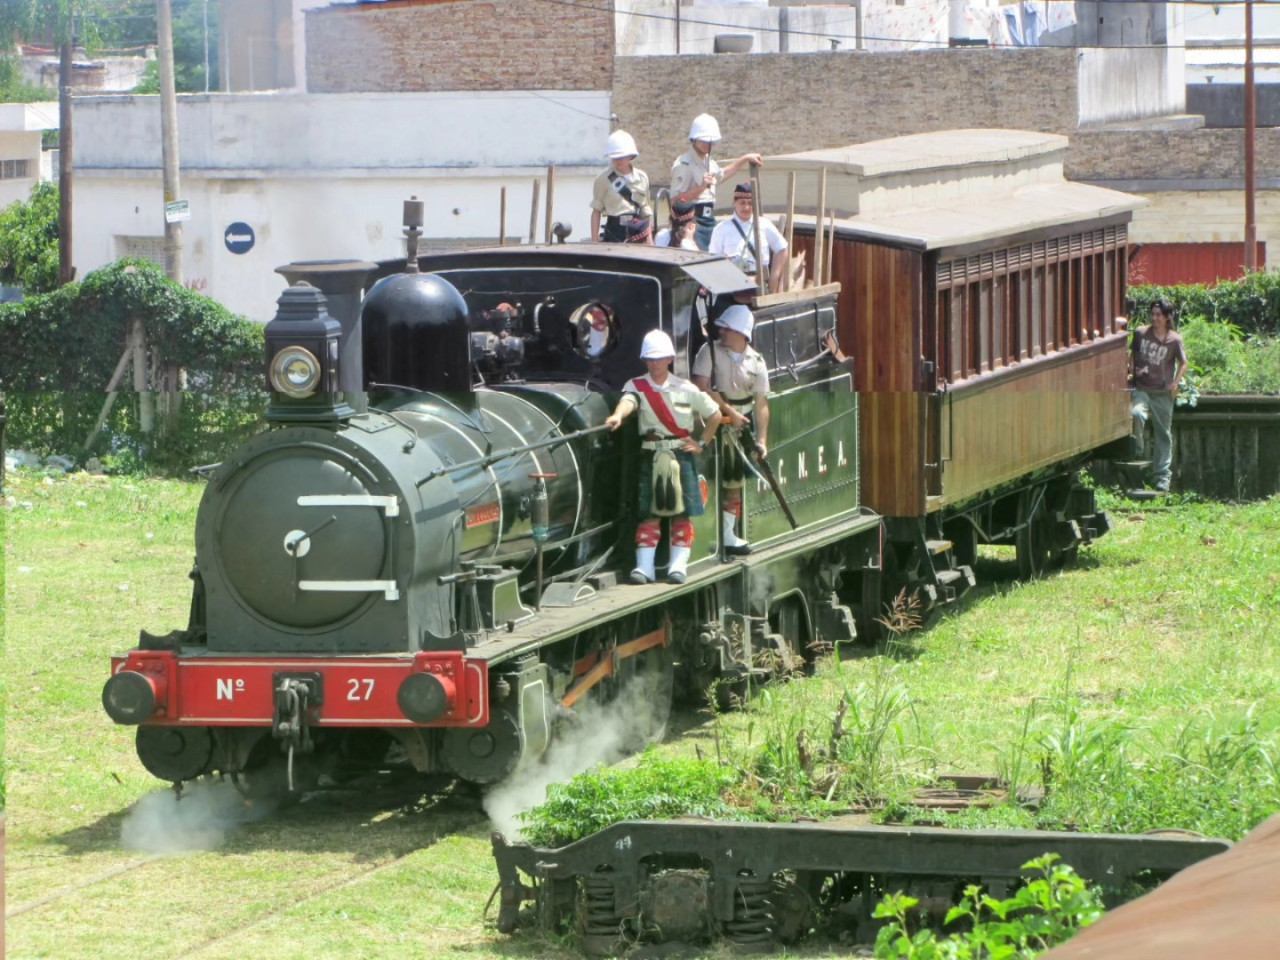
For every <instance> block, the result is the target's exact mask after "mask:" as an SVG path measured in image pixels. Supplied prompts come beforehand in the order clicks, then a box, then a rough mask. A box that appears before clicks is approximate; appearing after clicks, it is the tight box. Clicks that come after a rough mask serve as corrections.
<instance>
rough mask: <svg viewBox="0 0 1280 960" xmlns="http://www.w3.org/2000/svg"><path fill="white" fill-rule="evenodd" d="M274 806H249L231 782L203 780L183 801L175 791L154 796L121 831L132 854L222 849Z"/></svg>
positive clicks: (187, 791)
mask: <svg viewBox="0 0 1280 960" xmlns="http://www.w3.org/2000/svg"><path fill="white" fill-rule="evenodd" d="M270 807H271V805H270V804H265V803H256V804H254V805H253V806H247V805H246V804H245V800H244V797H242V796H241V795H240V791H238V790H237V789H236V788H235V786H234V785H233V784H232V783H230V782H229V781H226V780H218V781H214V782H205V781H198V782H196V783H192V784H188V785H187V786H186V787H184V788H183V791H182V799H178V797H176V796H175V795H174V792H173V791H172V790H157V791H155V792H154V793H149V794H147V795H146V796H145V797H143V798H142V799H141V800H139V801H138V802H137V803H136V804H134V806H133V809H132V810H130V811H129V815H128V817H126V818H125V822H124V827H123V828H122V829H121V831H120V843H121V845H122V846H123V847H124V848H125V849H126V850H134V851H137V852H139V853H151V854H162V855H167V854H174V853H192V852H195V851H199V850H216V849H217V848H218V847H220V846H221V845H222V843H223V842H224V841H225V840H226V838H227V834H228V833H230V832H231V831H232V830H234V829H235V828H236V827H238V826H240V825H241V824H244V823H249V822H250V821H254V820H261V819H262V818H263V817H265V816H267V815H268V814H269V813H270V812H271V809H270Z"/></svg>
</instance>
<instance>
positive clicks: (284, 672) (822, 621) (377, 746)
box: [102, 244, 881, 792]
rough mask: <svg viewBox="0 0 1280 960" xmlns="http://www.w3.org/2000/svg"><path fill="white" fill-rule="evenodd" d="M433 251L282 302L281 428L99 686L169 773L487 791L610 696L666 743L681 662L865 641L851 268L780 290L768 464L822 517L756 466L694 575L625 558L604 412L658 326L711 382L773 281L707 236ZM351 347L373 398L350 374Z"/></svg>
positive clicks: (764, 308)
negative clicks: (622, 576)
mask: <svg viewBox="0 0 1280 960" xmlns="http://www.w3.org/2000/svg"><path fill="white" fill-rule="evenodd" d="M416 265H418V260H417V258H411V259H410V260H409V262H408V266H409V268H410V269H411V270H412V268H413V267H414V266H416ZM394 266H395V267H398V266H399V264H396V265H394ZM421 266H423V267H425V268H426V269H427V271H428V272H395V273H392V272H391V269H392V267H390V266H384V267H383V268H382V269H381V271H380V272H381V273H383V274H386V275H385V276H381V277H380V278H378V279H377V282H375V283H373V285H372V287H371V289H369V292H368V294H367V296H365V297H364V299H363V302H362V303H359V304H358V305H357V307H358V310H359V313H358V315H354V313H353V315H352V316H348V317H345V318H344V319H343V320H335V319H334V318H333V317H332V316H330V314H329V313H328V306H329V302H330V301H329V299H327V298H326V297H325V295H324V293H323V292H322V291H321V289H320V286H323V285H325V284H326V283H332V282H333V271H332V269H330V270H329V271H328V272H326V271H325V269H324V268H323V265H321V267H319V268H316V269H314V270H312V271H311V272H310V273H309V274H308V271H307V269H306V268H305V267H303V268H300V272H301V273H302V274H307V275H309V276H310V277H311V279H312V280H314V281H315V283H316V284H318V286H317V285H311V284H308V283H306V282H305V281H304V282H302V283H299V284H295V285H293V286H291V287H289V288H288V289H287V290H286V291H285V292H284V294H283V295H282V296H281V298H280V301H279V310H278V313H277V315H276V317H275V319H274V320H273V321H272V322H271V323H270V324H269V325H268V326H267V328H266V341H267V353H268V368H269V376H270V381H271V387H272V391H273V392H272V401H271V404H270V407H269V409H268V411H267V415H266V416H267V421H268V424H269V429H267V430H266V431H265V432H263V433H262V434H260V435H258V436H257V437H255V438H254V439H253V440H251V441H250V442H249V443H247V444H246V445H244V446H243V447H242V448H241V449H239V450H237V451H236V452H235V453H234V454H233V455H231V456H230V457H228V458H227V459H226V460H225V461H224V462H223V463H222V464H220V465H219V466H218V467H217V469H216V470H215V471H214V472H213V473H212V475H211V476H210V478H209V482H208V486H207V489H206V490H205V493H204V496H203V499H202V501H201V504H200V508H199V513H198V519H197V523H196V565H195V569H194V571H193V572H192V574H191V576H192V579H193V581H194V589H193V596H192V602H191V610H190V616H189V621H188V624H187V626H186V628H185V629H182V630H177V631H174V632H171V633H169V634H167V635H164V636H154V635H151V634H148V633H145V632H144V633H143V634H142V636H141V640H140V642H139V644H138V646H137V647H136V648H135V649H133V650H131V651H129V652H128V653H127V654H125V655H123V656H121V657H118V658H116V659H115V660H114V661H113V664H112V673H111V677H110V679H109V680H108V681H107V683H106V685H105V687H104V689H103V697H102V699H103V705H104V707H105V709H106V711H107V713H108V715H109V716H110V717H111V718H112V719H113V720H115V721H116V722H117V723H120V724H127V725H133V726H135V727H136V737H137V751H138V755H139V757H140V759H141V761H142V763H143V765H144V766H145V767H146V768H147V770H149V771H150V772H151V773H152V774H154V775H155V776H156V777H158V778H159V779H161V780H165V781H171V782H174V783H178V784H180V783H182V782H184V781H188V780H192V779H194V778H197V777H199V776H201V775H204V774H207V773H211V772H215V771H217V772H224V773H228V774H230V775H232V776H233V778H235V779H236V780H237V782H239V783H241V784H242V785H243V786H244V787H245V788H246V789H247V790H251V791H263V792H276V791H279V790H281V789H292V790H304V789H306V788H307V787H308V786H310V785H311V784H313V783H315V782H316V780H317V778H319V777H320V776H321V775H322V774H327V775H330V776H341V775H343V774H349V773H352V772H358V771H360V770H362V769H367V768H369V767H378V766H379V765H381V764H383V763H384V762H386V761H387V759H388V757H389V756H392V757H395V758H400V759H403V760H407V761H408V763H410V764H412V766H413V767H414V768H416V769H417V770H419V771H424V772H431V771H437V772H447V773H449V774H452V775H454V776H456V777H458V778H461V779H463V780H466V781H470V782H473V783H477V784H487V783H492V782H495V781H497V780H500V779H502V778H503V777H504V776H506V775H508V774H509V773H510V772H511V771H512V770H514V769H515V768H516V767H517V766H518V765H519V764H520V763H522V762H528V761H530V760H533V759H536V758H537V757H539V756H541V755H542V754H543V753H544V751H545V750H546V749H547V747H548V744H549V742H550V741H551V739H552V736H553V731H554V729H555V728H556V726H557V724H558V723H560V722H561V721H562V720H564V719H565V718H566V715H567V714H569V713H571V712H572V711H573V710H574V709H575V708H578V707H580V706H581V705H582V704H583V703H584V702H585V701H587V700H595V701H601V702H606V703H607V702H609V701H611V700H613V699H615V698H616V697H618V696H619V695H620V692H621V691H622V690H624V689H628V688H629V689H632V690H635V689H639V690H641V691H642V695H643V697H644V699H645V700H646V701H648V702H649V704H650V705H651V707H654V706H656V710H650V711H649V717H650V719H649V721H648V727H647V728H646V729H641V730H637V736H638V737H640V738H643V737H645V736H647V735H651V734H652V733H654V732H656V730H657V729H658V728H660V727H661V725H662V723H663V722H664V718H665V712H666V711H667V710H668V709H669V704H670V702H671V698H672V694H673V688H674V685H675V683H676V677H677V673H678V674H679V679H680V682H681V683H682V684H684V685H686V686H689V687H690V688H699V689H705V688H706V687H708V686H710V685H711V684H712V683H713V682H714V681H721V682H722V683H724V684H727V685H729V686H730V687H732V685H734V684H739V685H740V684H742V683H744V682H746V681H747V680H748V678H751V677H763V676H767V675H769V674H771V673H772V672H774V671H775V670H777V669H780V668H796V667H798V666H800V665H802V664H804V663H805V662H806V661H808V660H811V659H812V657H813V648H814V642H815V641H818V640H822V641H824V642H825V643H827V644H830V645H834V644H838V643H847V642H851V641H853V640H854V639H855V637H856V627H855V624H854V620H853V614H852V612H851V610H850V608H849V606H848V605H847V604H846V603H845V601H844V600H843V599H841V598H842V596H847V595H848V594H847V590H846V591H844V592H838V591H840V588H841V584H842V578H847V579H850V581H851V582H852V581H853V580H856V578H857V576H858V575H859V574H860V572H861V571H864V570H867V569H869V568H873V567H876V566H878V564H879V561H880V539H881V530H880V521H879V518H878V517H876V516H874V515H870V514H868V513H865V512H864V511H862V510H860V508H859V504H858V478H859V469H858V433H857V422H858V421H857V417H858V401H857V396H856V394H855V393H854V392H853V389H852V387H853V384H852V379H851V376H850V373H849V370H848V368H847V367H846V366H843V365H841V364H837V363H835V362H834V361H832V360H830V359H829V358H827V357H824V356H822V350H821V348H820V347H819V343H820V339H821V337H822V335H823V334H824V333H825V332H827V331H830V330H831V329H832V328H833V327H834V326H835V297H836V295H835V291H834V290H833V289H827V290H823V291H819V292H818V293H817V294H816V295H815V294H814V293H813V292H812V291H800V292H797V293H796V294H794V295H791V296H786V295H784V296H780V297H775V298H774V302H772V303H769V304H760V305H759V307H758V309H757V312H756V315H757V323H756V343H757V346H758V347H759V348H760V349H761V351H762V352H763V353H764V354H765V356H766V358H767V359H768V361H769V365H770V367H771V369H772V370H773V371H774V375H775V379H776V382H775V383H774V396H773V398H772V399H771V409H772V415H773V416H772V419H773V424H774V427H773V433H774V435H775V436H776V437H777V438H778V440H777V441H776V442H775V446H774V452H773V454H772V459H773V461H774V469H775V471H776V475H777V480H778V483H779V484H780V485H781V487H780V489H782V490H785V496H786V498H787V500H788V505H789V507H790V509H791V511H792V512H793V514H794V516H795V520H796V523H797V524H798V529H796V530H795V531H794V532H793V531H792V529H791V526H790V525H789V523H788V522H787V520H785V519H784V516H783V512H782V508H781V506H780V504H779V502H778V501H777V499H775V496H774V494H773V492H772V491H771V490H770V489H769V488H768V487H767V485H765V484H764V483H763V481H760V480H752V481H751V482H750V483H748V485H747V489H746V491H745V496H744V517H743V524H744V526H745V534H746V535H747V536H748V537H749V538H750V539H751V540H752V541H753V542H754V544H755V546H756V549H755V552H754V553H753V554H752V555H751V556H750V557H748V558H746V559H745V560H743V561H739V560H734V561H733V562H727V561H728V558H727V557H725V556H723V555H722V551H721V549H720V544H719V542H718V536H719V531H718V524H717V522H716V519H715V518H716V517H717V516H718V513H719V511H718V510H713V509H708V511H707V516H706V517H703V518H698V521H697V531H696V532H697V544H696V547H695V550H696V553H695V557H694V562H693V563H692V564H691V565H690V570H689V576H688V580H687V581H686V582H685V583H684V584H682V585H668V584H661V583H659V584H654V585H649V586H633V585H618V574H619V571H625V570H627V569H629V568H630V565H631V559H632V557H631V550H632V547H631V543H632V541H633V532H634V525H635V521H636V518H635V517H634V516H633V513H634V501H635V497H634V495H633V494H632V493H631V490H632V489H633V485H634V483H635V480H634V477H635V465H634V463H633V461H634V459H635V457H636V455H637V451H638V448H639V444H638V440H637V438H636V437H635V435H634V427H631V428H630V430H628V428H627V427H625V426H624V428H623V429H622V430H621V431H619V433H617V434H611V433H609V432H608V431H607V428H604V426H603V423H604V419H605V417H606V416H607V415H608V414H609V412H610V411H611V410H612V407H613V404H614V402H615V401H616V397H617V393H618V391H619V390H620V388H621V386H622V385H623V384H624V383H625V381H626V380H627V379H629V378H630V377H632V376H634V375H636V374H637V373H638V372H639V368H641V366H642V364H641V361H640V360H639V359H638V356H639V345H640V341H641V339H642V338H643V336H644V334H645V333H646V332H647V331H649V330H652V329H662V330H664V331H666V332H667V333H668V334H670V335H671V337H672V339H673V341H674V342H675V343H676V345H677V350H678V354H679V355H678V358H677V361H676V365H675V370H676V372H677V373H679V374H682V375H687V374H688V369H689V365H690V363H691V361H692V358H693V356H694V354H695V353H696V351H697V349H698V348H699V347H700V346H701V345H702V343H704V342H705V340H706V337H707V330H708V328H709V318H710V316H711V314H712V312H713V311H715V310H716V309H718V307H719V306H720V305H723V303H725V302H731V301H732V300H733V298H734V297H735V296H738V295H745V294H748V293H749V292H750V291H751V290H752V289H753V281H751V280H750V279H748V278H747V277H746V276H744V275H743V274H742V273H741V272H740V271H739V270H738V268H737V267H735V266H734V265H733V264H731V263H729V262H728V261H726V260H723V259H720V258H714V257H710V256H708V255H706V254H701V253H690V252H686V251H677V250H666V249H657V248H653V247H633V246H613V245H594V244H593V245H577V244H559V245H548V246H532V247H527V248H521V249H516V250H510V249H495V250H480V251H473V252H469V253H462V254H456V255H451V256H443V257H435V258H423V259H422V261H421ZM348 299H350V298H348ZM332 300H333V302H334V303H339V302H341V301H343V297H342V296H341V295H335V296H334V297H332ZM335 312H339V313H340V314H341V313H342V311H341V310H335ZM602 316H603V317H604V318H605V321H606V322H605V323H603V324H602V323H601V322H600V318H601V317H602ZM593 321H594V323H593ZM344 325H345V326H346V327H347V328H348V329H347V331H346V333H345V335H344V331H343V326H344ZM601 327H603V328H604V329H603V330H602V329H600V328H601ZM356 341H358V345H359V348H360V349H359V350H358V351H356V352H355V355H356V356H357V357H361V358H362V359H360V360H359V361H358V363H359V367H358V368H357V370H358V381H357V383H358V385H359V386H360V387H364V388H366V389H365V390H363V391H359V390H351V389H350V378H351V374H350V370H349V369H347V370H344V366H349V365H350V357H351V356H352V352H353V351H352V350H351V347H352V344H353V342H356ZM344 376H345V377H346V378H347V382H345V383H344ZM344 388H346V389H344ZM713 446H714V445H713ZM720 456H722V453H721V451H718V450H715V449H710V450H708V451H707V452H706V453H704V454H703V455H702V458H701V461H700V468H699V470H700V474H701V477H700V479H701V485H702V486H703V492H704V496H705V497H707V498H715V497H719V496H720V495H721V493H720V490H719V484H718V483H717V482H716V477H717V476H718V475H719V471H720V470H721V469H722V466H723V465H722V464H720V463H719V462H718V458H719V457H720ZM753 484H754V486H753ZM660 559H661V558H660ZM766 654H767V655H766ZM677 665H678V667H679V670H678V671H677Z"/></svg>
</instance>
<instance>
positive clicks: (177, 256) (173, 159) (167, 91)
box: [156, 0, 182, 283]
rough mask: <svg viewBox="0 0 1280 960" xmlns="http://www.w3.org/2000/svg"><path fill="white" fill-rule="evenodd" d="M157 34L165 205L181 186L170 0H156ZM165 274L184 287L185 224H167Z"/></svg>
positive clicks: (178, 222) (168, 222)
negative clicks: (179, 181)
mask: <svg viewBox="0 0 1280 960" xmlns="http://www.w3.org/2000/svg"><path fill="white" fill-rule="evenodd" d="M156 32H157V33H158V34H159V41H160V44H159V45H160V50H159V54H160V140H161V157H162V159H163V163H164V202H165V203H166V204H169V203H172V202H173V201H175V200H178V199H180V194H181V188H180V187H179V184H178V94H177V88H176V86H175V81H174V76H173V8H172V6H171V4H170V0H156ZM164 259H165V272H166V273H167V274H168V275H169V279H170V280H176V281H177V282H178V283H182V223H181V222H180V221H177V220H174V221H173V222H170V218H169V217H167V216H166V217H165V224H164Z"/></svg>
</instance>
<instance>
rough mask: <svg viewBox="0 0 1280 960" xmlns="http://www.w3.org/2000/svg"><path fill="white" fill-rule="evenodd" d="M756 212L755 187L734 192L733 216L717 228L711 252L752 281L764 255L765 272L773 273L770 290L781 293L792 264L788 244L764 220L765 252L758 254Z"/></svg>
mask: <svg viewBox="0 0 1280 960" xmlns="http://www.w3.org/2000/svg"><path fill="white" fill-rule="evenodd" d="M752 210H753V203H752V197H751V184H749V183H740V184H738V185H737V186H736V187H734V189H733V216H732V217H730V218H729V219H728V220H723V221H721V222H720V223H718V224H716V228H715V230H713V231H712V232H711V243H710V245H709V246H708V248H707V251H708V252H709V253H718V254H720V256H722V257H728V258H729V259H730V260H732V261H733V262H734V263H736V264H737V265H738V266H739V267H740V268H741V270H742V272H743V273H745V274H747V276H749V277H754V276H755V275H756V273H757V272H758V270H759V269H760V267H759V264H760V263H761V260H762V257H761V256H760V254H763V263H764V269H765V270H767V271H768V272H769V273H768V276H769V289H770V290H775V291H776V290H781V289H782V278H783V276H784V275H785V271H786V269H787V261H788V254H787V240H786V238H785V237H784V236H783V235H782V234H781V233H780V232H779V231H778V228H777V227H775V226H774V225H773V223H772V222H771V221H770V220H768V219H767V218H766V217H761V218H760V236H761V239H762V240H763V242H764V250H763V251H760V252H757V251H756V246H755V244H756V238H755V227H754V225H753V224H752V222H751V213H752Z"/></svg>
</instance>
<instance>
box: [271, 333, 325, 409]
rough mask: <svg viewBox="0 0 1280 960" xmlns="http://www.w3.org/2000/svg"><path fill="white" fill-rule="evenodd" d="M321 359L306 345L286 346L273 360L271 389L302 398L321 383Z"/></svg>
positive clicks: (313, 391)
mask: <svg viewBox="0 0 1280 960" xmlns="http://www.w3.org/2000/svg"><path fill="white" fill-rule="evenodd" d="M320 372H321V371H320V361H319V360H317V359H316V356H315V354H313V353H312V352H311V351H310V350H308V349H307V348H306V347H298V346H293V347H285V348H284V349H283V350H281V351H280V352H279V353H277V354H276V355H275V358H274V359H273V360H272V361H271V389H272V390H275V391H277V392H279V393H283V394H284V395H285V396H287V397H294V398H296V399H299V400H300V399H302V398H303V397H309V396H311V395H312V394H313V393H315V392H316V387H317V386H319V384H320Z"/></svg>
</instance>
